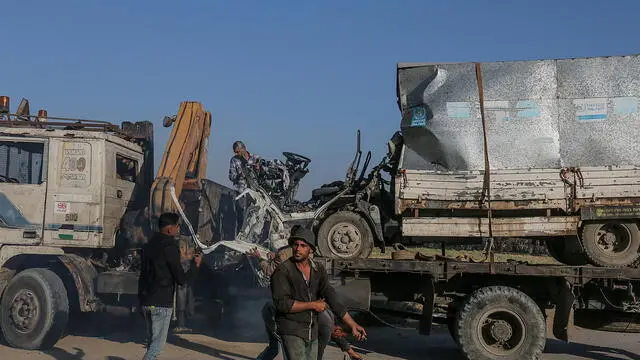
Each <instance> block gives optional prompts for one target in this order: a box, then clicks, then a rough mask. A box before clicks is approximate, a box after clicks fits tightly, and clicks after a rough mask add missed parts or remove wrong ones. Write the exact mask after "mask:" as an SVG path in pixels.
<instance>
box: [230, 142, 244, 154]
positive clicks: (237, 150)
mask: <svg viewBox="0 0 640 360" xmlns="http://www.w3.org/2000/svg"><path fill="white" fill-rule="evenodd" d="M233 153H234V154H236V155H238V156H245V154H246V153H247V147H246V146H245V145H244V143H243V142H242V141H239V140H238V141H236V142H234V143H233Z"/></svg>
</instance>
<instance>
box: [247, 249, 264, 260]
mask: <svg viewBox="0 0 640 360" xmlns="http://www.w3.org/2000/svg"><path fill="white" fill-rule="evenodd" d="M246 254H247V256H251V257H256V258H258V259H261V258H262V255H261V254H260V251H258V248H257V247H255V248H253V249H251V250H249V251H247V252H246Z"/></svg>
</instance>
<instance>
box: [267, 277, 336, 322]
mask: <svg viewBox="0 0 640 360" xmlns="http://www.w3.org/2000/svg"><path fill="white" fill-rule="evenodd" d="M271 294H272V296H273V305H274V306H275V308H276V310H278V312H281V313H298V312H303V311H307V310H315V311H318V312H321V311H323V310H324V308H325V307H326V304H325V303H324V301H321V300H319V301H312V302H304V301H297V300H294V299H293V290H292V289H291V286H290V284H289V281H288V279H287V274H286V271H285V270H283V269H282V267H278V268H277V269H276V271H274V273H273V275H272V276H271Z"/></svg>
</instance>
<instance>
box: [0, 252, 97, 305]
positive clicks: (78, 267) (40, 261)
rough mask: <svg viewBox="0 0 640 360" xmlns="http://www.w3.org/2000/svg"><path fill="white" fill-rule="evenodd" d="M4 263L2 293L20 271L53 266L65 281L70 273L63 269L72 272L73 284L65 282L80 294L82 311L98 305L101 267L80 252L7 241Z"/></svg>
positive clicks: (0, 276) (74, 293) (0, 256)
mask: <svg viewBox="0 0 640 360" xmlns="http://www.w3.org/2000/svg"><path fill="white" fill-rule="evenodd" d="M56 263H57V264H58V265H56ZM60 264H61V265H63V267H62V266H60ZM0 266H1V268H0V295H2V292H3V291H4V288H5V287H6V286H7V284H8V283H9V281H10V280H11V278H13V276H14V275H15V274H16V273H17V272H19V271H22V270H25V269H28V268H34V267H43V268H51V270H52V271H54V273H56V274H57V275H58V276H59V277H61V278H62V280H63V282H65V280H66V279H65V278H64V277H65V275H67V274H63V272H67V273H68V275H67V277H68V278H69V280H72V281H73V284H71V283H67V284H65V285H66V286H68V287H69V288H68V291H70V292H71V295H72V296H77V298H78V301H79V304H78V305H79V309H80V311H83V312H86V311H94V310H95V309H96V305H97V304H96V301H95V300H96V298H95V296H94V286H93V283H94V279H95V278H96V277H97V271H96V269H95V268H94V267H93V265H91V263H90V262H89V261H87V260H85V259H84V258H82V257H80V256H78V255H74V254H65V253H64V251H63V250H62V249H60V248H56V247H49V246H13V245H6V246H2V247H0ZM72 285H73V286H72Z"/></svg>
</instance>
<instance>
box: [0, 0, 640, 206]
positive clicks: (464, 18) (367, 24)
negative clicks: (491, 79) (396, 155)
mask: <svg viewBox="0 0 640 360" xmlns="http://www.w3.org/2000/svg"><path fill="white" fill-rule="evenodd" d="M1 11H2V14H3V23H2V27H3V29H4V31H3V36H2V40H0V44H1V45H2V50H1V51H2V60H1V61H0V64H1V65H2V77H1V80H0V93H1V94H3V95H9V96H11V97H12V99H13V100H12V105H13V109H14V110H15V106H17V104H18V102H19V100H20V98H22V97H26V98H28V99H29V100H30V102H31V108H32V111H34V110H37V109H39V108H46V109H48V111H49V115H51V116H69V117H86V118H92V119H101V120H107V121H111V122H114V123H118V124H119V123H120V122H121V121H124V120H128V121H138V120H151V121H153V122H154V123H155V124H156V127H155V135H156V167H157V165H158V163H159V161H160V156H161V152H162V150H163V148H164V143H165V141H166V139H167V135H168V129H165V128H163V127H162V126H161V119H162V117H163V116H164V115H169V114H174V113H176V112H177V109H178V104H179V103H180V102H181V101H184V100H196V101H200V102H202V103H203V104H204V105H205V107H206V108H207V109H208V110H210V111H211V112H212V115H213V125H212V133H211V137H210V139H209V146H210V147H209V168H208V175H209V177H210V178H211V179H213V180H214V181H218V182H222V183H223V184H228V181H227V174H228V164H229V157H230V156H231V144H232V143H233V141H234V140H236V139H241V140H243V141H244V142H245V143H246V144H247V146H248V147H249V150H250V151H251V152H254V153H257V154H258V155H260V156H263V157H267V158H273V157H279V156H281V153H282V151H292V152H297V153H300V154H303V155H306V156H308V157H310V158H312V162H311V173H310V174H309V175H308V176H307V177H306V178H305V179H304V180H303V184H302V186H301V189H300V196H299V197H300V198H302V199H306V198H308V197H309V195H310V190H311V189H312V188H313V187H316V186H319V185H321V184H322V183H325V182H330V181H333V180H336V179H342V178H344V173H345V170H346V168H347V166H348V163H349V161H350V160H351V158H352V157H353V149H354V146H355V145H354V140H355V134H356V130H357V129H358V128H359V129H361V131H362V136H363V147H364V149H365V150H368V149H370V150H372V152H373V159H372V163H375V162H377V161H378V160H379V159H380V158H381V157H382V156H383V155H384V151H385V144H386V141H387V140H388V139H389V138H390V136H391V135H392V134H393V132H394V131H396V130H397V129H398V128H399V124H400V120H399V112H398V109H397V105H396V98H395V66H396V63H397V62H423V61H424V62H451V61H495V60H525V59H544V58H563V57H584V56H603V55H622V54H633V53H638V52H640V51H639V50H640V42H638V39H637V35H638V28H637V26H636V24H637V14H639V13H640V2H639V1H637V0H636V1H634V0H628V1H614V0H612V1H608V2H605V1H597V0H582V1H580V0H562V1H557V0H556V1H546V0H544V1H543V0H537V1H517V0H513V1H506V0H503V1H498V0H491V1H471V0H469V1H453V0H447V1H442V0H441V1H426V0H424V1H409V0H403V1H400V0H397V1H378V2H374V1H372V0H370V1H364V0H363V1H329V0H324V1H314V2H312V1H276V0H271V1H213V0H209V1H180V2H178V1H153V2H151V1H147V2H143V1H137V2H134V1H100V2H97V1H95V2H90V1H75V2H70V1H55V2H53V1H28V0H22V1H5V2H3V3H2V10H1Z"/></svg>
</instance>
